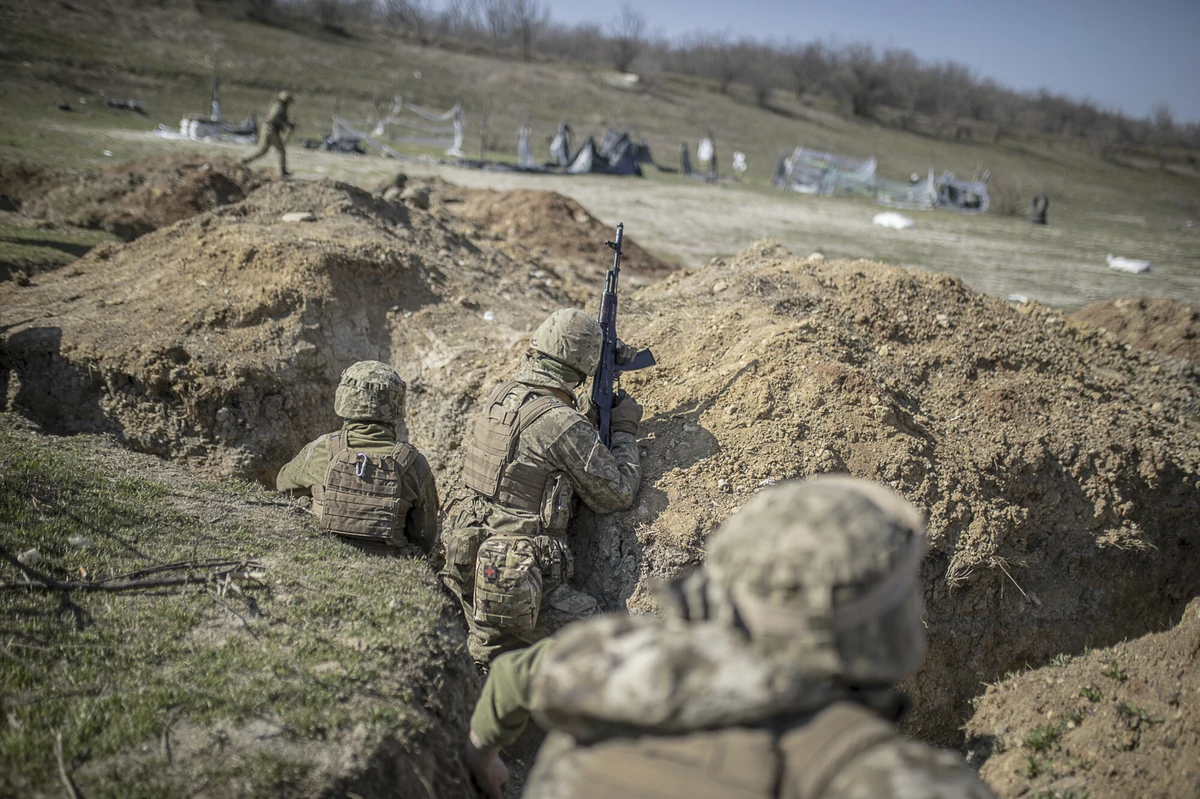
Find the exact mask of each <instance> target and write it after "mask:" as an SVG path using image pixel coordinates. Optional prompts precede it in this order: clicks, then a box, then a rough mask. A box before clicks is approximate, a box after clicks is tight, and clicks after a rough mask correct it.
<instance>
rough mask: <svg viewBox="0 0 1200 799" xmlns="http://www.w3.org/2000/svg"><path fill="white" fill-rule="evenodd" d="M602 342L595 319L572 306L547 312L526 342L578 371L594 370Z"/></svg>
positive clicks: (587, 372)
mask: <svg viewBox="0 0 1200 799" xmlns="http://www.w3.org/2000/svg"><path fill="white" fill-rule="evenodd" d="M603 343H604V340H603V335H602V334H601V332H600V324H599V322H597V321H596V320H595V319H593V318H592V317H590V316H588V315H587V314H586V313H584V312H583V311H580V310H578V309H576V308H564V309H562V310H561V311H555V312H554V313H552V314H550V316H549V317H548V318H547V319H546V321H545V322H542V324H541V325H540V326H539V327H538V329H537V330H535V331H534V333H533V340H532V341H531V342H530V344H531V345H532V346H533V348H534V349H535V350H537V351H538V352H540V353H542V354H543V355H547V356H549V357H550V358H553V359H554V360H556V361H558V362H559V363H562V364H565V365H566V366H569V367H570V368H572V369H574V370H575V371H576V372H579V373H580V374H582V375H590V374H591V373H592V372H594V371H596V365H597V364H598V363H599V362H600V347H601V345H602V344H603Z"/></svg>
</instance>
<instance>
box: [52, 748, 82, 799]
mask: <svg viewBox="0 0 1200 799" xmlns="http://www.w3.org/2000/svg"><path fill="white" fill-rule="evenodd" d="M54 759H55V760H57V761H58V776H59V777H60V778H61V779H62V784H63V788H65V789H66V791H67V796H68V797H70V799H79V792H78V791H76V790H75V783H73V782H71V775H70V774H68V773H67V765H66V764H65V763H64V762H63V744H62V733H61V732H56V733H55V734H54Z"/></svg>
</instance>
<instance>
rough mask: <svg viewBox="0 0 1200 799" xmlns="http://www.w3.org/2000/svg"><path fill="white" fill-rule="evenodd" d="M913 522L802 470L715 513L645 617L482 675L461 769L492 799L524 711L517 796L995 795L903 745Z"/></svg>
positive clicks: (801, 798) (917, 557)
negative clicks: (698, 552)
mask: <svg viewBox="0 0 1200 799" xmlns="http://www.w3.org/2000/svg"><path fill="white" fill-rule="evenodd" d="M924 552H925V523H924V520H923V519H922V518H921V515H920V514H919V513H918V512H917V510H916V509H915V508H914V507H913V506H912V505H910V504H909V503H908V502H906V501H905V500H904V499H903V498H901V497H900V496H899V495H897V494H895V493H893V492H892V491H890V490H889V489H887V488H884V487H882V486H879V485H876V484H874V483H869V482H867V481H865V480H859V479H856V478H852V477H819V478H814V479H812V480H808V481H804V482H801V481H792V482H788V483H784V484H782V485H780V486H777V487H774V488H768V489H766V490H765V491H763V492H762V493H761V494H759V495H758V496H757V497H755V498H754V499H752V500H751V501H750V502H748V503H746V505H745V507H743V508H742V510H741V511H740V512H739V513H737V514H736V515H735V516H732V517H730V518H729V520H728V521H726V522H725V523H724V524H723V525H722V526H721V527H720V529H718V530H717V532H716V533H714V534H713V536H712V539H711V540H710V542H709V545H708V562H707V564H706V565H705V567H704V569H703V570H701V571H697V572H693V573H691V574H689V575H687V576H685V577H682V578H680V579H677V580H676V581H675V582H674V583H673V584H670V585H668V586H665V587H664V588H663V589H662V590H661V599H662V605H663V608H664V617H663V618H657V617H649V616H641V617H636V616H635V617H629V616H617V615H615V614H614V615H611V616H606V617H603V618H598V619H590V620H588V621H584V622H580V623H579V624H574V625H571V626H570V627H568V628H567V629H565V630H563V631H562V632H560V633H558V634H557V635H555V636H554V637H552V638H548V639H546V640H544V641H541V642H539V643H538V644H536V645H535V646H532V647H530V648H528V649H525V650H523V651H521V652H513V653H510V654H507V655H505V656H503V657H501V658H498V659H497V660H496V662H495V663H493V664H492V669H491V672H490V673H489V674H488V679H487V682H486V683H485V684H484V688H483V693H482V695H481V697H480V699H479V702H478V704H476V706H475V713H474V715H473V716H472V718H471V730H470V734H469V742H468V744H467V746H466V751H465V755H466V761H467V765H468V767H469V769H470V770H471V773H472V774H473V775H474V777H475V779H476V781H477V782H478V783H479V784H480V786H481V787H482V788H483V789H484V793H485V794H486V795H487V796H488V797H491V799H501V797H502V796H503V794H504V785H505V782H506V781H507V769H506V767H505V766H504V764H503V761H501V760H500V759H499V757H498V756H497V754H498V752H499V749H500V747H502V746H507V745H509V744H511V743H513V742H514V741H516V739H517V737H518V736H519V735H520V733H521V731H522V729H523V728H524V726H525V724H526V722H527V721H528V719H529V718H530V716H531V715H536V717H537V719H538V721H539V722H540V723H541V724H542V726H544V727H547V728H548V729H549V730H550V731H551V732H550V734H549V735H548V736H547V738H546V741H545V743H544V744H543V746H542V749H541V751H540V752H539V753H538V756H537V761H536V763H535V764H534V766H533V771H532V772H531V773H530V775H529V779H528V780H527V781H526V783H525V793H524V796H525V797H526V799H549V798H550V797H568V796H569V797H572V799H601V797H604V798H605V799H607V797H613V796H616V797H622V799H639V797H645V798H646V799H649V797H655V799H667V798H668V797H680V799H707V798H708V797H712V799H717V797H742V799H773V798H775V797H786V799H876V798H879V799H882V797H888V799H994V798H993V795H992V792H991V791H990V790H988V788H987V786H985V785H984V784H983V783H982V782H980V780H979V778H978V777H977V776H976V775H975V772H974V771H972V770H971V768H970V767H969V766H967V765H966V764H965V763H964V762H963V760H962V758H961V757H960V756H958V755H956V754H954V753H953V752H945V751H941V750H938V749H934V748H932V747H930V746H927V745H925V744H923V743H920V742H918V741H912V740H909V739H907V738H905V737H904V736H903V735H902V734H901V733H900V731H899V730H898V729H897V728H896V726H895V722H896V721H897V720H898V719H899V718H900V716H901V715H902V714H903V712H904V710H905V708H906V707H907V704H908V703H907V700H906V699H905V697H903V696H902V695H900V694H898V693H896V692H895V690H894V689H893V688H892V684H893V683H895V682H897V681H899V680H902V679H904V678H905V677H906V676H908V675H910V674H912V673H913V672H914V671H915V670H916V669H917V668H918V667H919V666H920V665H921V659H922V657H923V655H924V651H925V628H924V626H923V625H922V623H921V613H922V602H921V596H922V588H921V582H920V575H919V572H920V566H921V560H922V556H923V555H924Z"/></svg>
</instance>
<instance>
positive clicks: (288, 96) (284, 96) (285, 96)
mask: <svg viewBox="0 0 1200 799" xmlns="http://www.w3.org/2000/svg"><path fill="white" fill-rule="evenodd" d="M276 99H278V100H279V102H281V103H290V102H291V101H292V93H291V92H289V91H282V92H280V93H279V94H278V95H276Z"/></svg>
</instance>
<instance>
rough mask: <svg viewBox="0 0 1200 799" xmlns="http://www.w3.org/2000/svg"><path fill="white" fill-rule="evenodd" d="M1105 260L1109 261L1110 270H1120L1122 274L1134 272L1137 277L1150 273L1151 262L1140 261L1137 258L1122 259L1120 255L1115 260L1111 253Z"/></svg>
mask: <svg viewBox="0 0 1200 799" xmlns="http://www.w3.org/2000/svg"><path fill="white" fill-rule="evenodd" d="M1104 260H1106V261H1108V267H1109V269H1120V270H1121V271H1122V272H1132V273H1134V274H1135V275H1138V274H1141V273H1142V272H1149V271H1150V262H1149V261H1139V260H1137V259H1136V258H1122V257H1121V256H1119V255H1118V256H1116V257H1115V258H1114V257H1113V254H1112V253H1111V252H1110V253H1109V254H1108V256H1107V257H1106V258H1105V259H1104Z"/></svg>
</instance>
